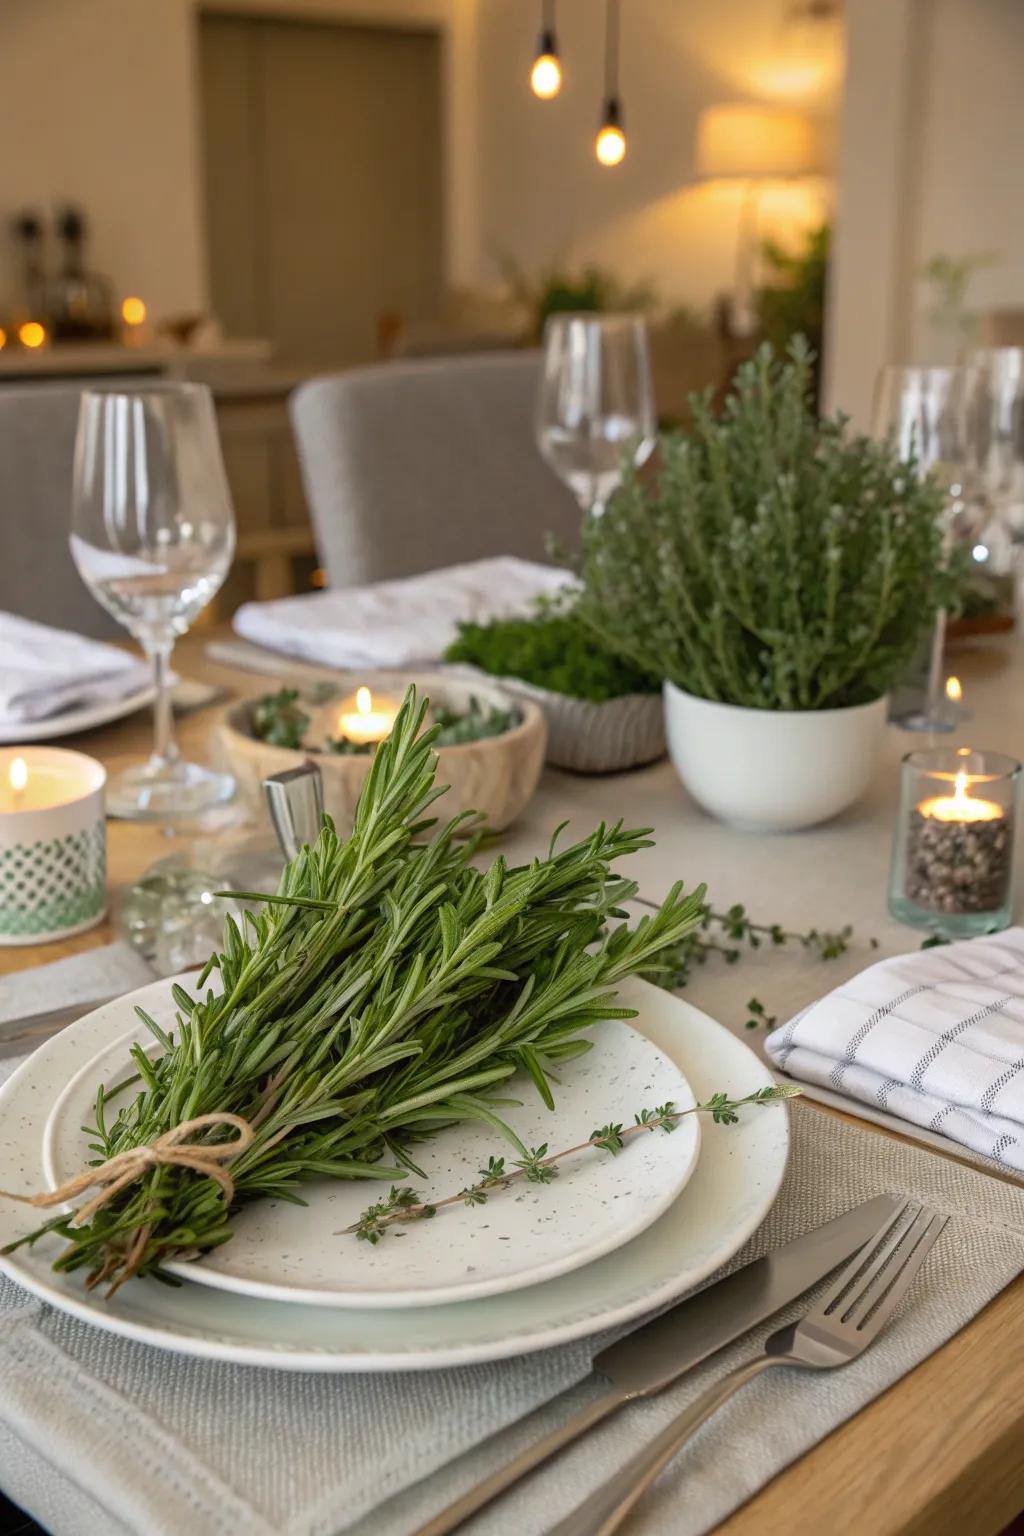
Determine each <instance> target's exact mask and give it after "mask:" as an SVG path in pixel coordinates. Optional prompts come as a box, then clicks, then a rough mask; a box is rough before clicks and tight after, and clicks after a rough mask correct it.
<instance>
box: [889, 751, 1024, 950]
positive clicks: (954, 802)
mask: <svg viewBox="0 0 1024 1536" xmlns="http://www.w3.org/2000/svg"><path fill="white" fill-rule="evenodd" d="M1020 783H1021V765H1020V763H1018V762H1017V761H1016V760H1015V759H1014V758H1012V757H1005V756H1004V755H1003V754H1002V753H1000V752H977V751H974V750H973V749H972V748H971V747H948V748H946V747H938V748H935V749H934V750H932V751H927V752H908V753H907V755H906V757H905V758H904V759H903V762H902V764H901V768H900V805H899V811H898V813H897V817H896V829H895V834H894V837H893V849H892V872H891V876H890V881H889V911H890V912H891V913H892V915H893V917H895V918H897V919H898V920H899V921H900V922H901V923H907V924H909V925H910V927H912V928H926V929H929V930H930V931H931V932H932V933H935V934H937V935H938V936H940V937H941V938H944V939H970V938H974V937H976V936H977V935H978V934H981V933H996V932H998V931H999V929H1001V928H1005V927H1007V925H1008V924H1009V922H1010V920H1011V916H1012V912H1013V856H1014V840H1015V834H1016V824H1017V818H1018V816H1019V814H1020Z"/></svg>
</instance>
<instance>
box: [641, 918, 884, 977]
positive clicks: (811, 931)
mask: <svg viewBox="0 0 1024 1536" xmlns="http://www.w3.org/2000/svg"><path fill="white" fill-rule="evenodd" d="M637 900H639V901H640V902H641V905H643V906H650V905H652V904H651V903H650V902H646V901H643V900H642V898H639V897H638V898H637ZM852 938H853V929H852V927H851V926H850V925H849V924H848V923H847V924H846V925H844V927H842V928H837V929H818V928H807V929H805V930H803V931H802V932H801V931H800V930H799V929H790V928H784V927H783V925H782V924H781V923H758V922H755V921H754V919H753V918H752V917H751V916H750V915H749V913H748V912H747V909H746V907H744V906H743V905H742V903H740V902H736V903H735V904H734V905H733V906H731V907H729V908H727V909H726V911H724V912H716V911H715V909H714V908H713V907H711V906H709V905H706V904H705V907H704V910H703V912H702V914H701V920H700V922H699V924H698V925H697V926H696V927H695V928H693V929H692V930H691V931H690V932H689V933H688V934H686V935H685V936H684V937H683V938H682V939H681V940H680V941H679V943H678V944H676V945H673V946H672V948H671V949H668V950H666V951H665V952H664V954H663V955H662V964H663V966H664V969H663V972H662V975H661V985H662V986H663V987H668V988H671V989H673V990H674V989H677V988H680V987H685V986H686V984H687V982H688V981H690V979H691V977H692V975H693V970H694V967H695V966H698V965H706V964H707V961H708V960H709V959H710V957H711V956H712V955H720V956H721V957H722V960H723V961H724V963H725V964H726V965H735V964H736V962H737V961H738V960H740V959H741V958H742V955H743V946H744V945H745V946H746V947H747V948H748V949H760V948H761V947H762V946H763V945H769V946H770V947H772V948H775V949H779V948H781V947H782V946H783V945H786V944H799V945H800V946H801V947H802V948H803V949H805V950H806V951H807V953H808V954H810V955H813V956H815V957H816V958H817V959H819V960H837V959H838V958H839V956H840V955H843V954H845V953H846V951H847V949H848V948H849V946H850V941H851V939H852ZM870 943H871V946H872V948H875V947H877V940H875V939H872V940H871V941H870Z"/></svg>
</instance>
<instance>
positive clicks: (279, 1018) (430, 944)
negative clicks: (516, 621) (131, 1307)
mask: <svg viewBox="0 0 1024 1536" xmlns="http://www.w3.org/2000/svg"><path fill="white" fill-rule="evenodd" d="M424 716H425V705H424V704H422V703H420V702H418V701H417V699H416V695H415V690H413V689H410V690H409V693H408V695H407V697H406V700H405V702H404V704H403V706H402V708H401V710H400V712H399V715H398V718H397V720H396V723H395V727H394V730H393V731H392V733H391V735H390V737H389V738H388V739H387V740H386V741H385V742H383V743H382V744H381V746H380V747H378V749H377V751H376V752H375V754H374V756H373V760H372V762H371V765H370V770H369V773H368V775H367V779H366V783H365V785H364V788H363V792H362V795H361V797H360V800H359V805H358V807H357V810H356V815H355V822H354V828H353V831H352V835H351V836H350V837H349V838H348V839H346V840H345V841H342V840H341V839H340V838H339V837H338V836H337V834H336V833H335V831H334V828H333V827H332V825H331V824H330V821H329V820H326V821H325V825H324V829H323V831H322V832H321V834H320V836H319V838H318V839H317V842H316V844H315V845H314V846H313V847H306V848H303V849H302V851H301V852H300V854H299V855H298V857H297V858H296V859H294V860H293V861H292V862H291V863H290V864H289V865H288V866H287V868H286V869H285V872H284V874H283V876H282V878H281V884H280V886H279V889H278V891H277V893H276V895H273V896H253V895H252V894H251V893H239V894H241V895H242V896H243V898H244V899H247V900H253V901H257V902H263V904H264V905H263V908H262V909H261V910H259V912H258V915H255V916H254V915H252V914H250V913H248V912H247V913H246V915H245V918H244V921H243V925H242V926H241V927H239V926H238V925H237V924H236V923H235V922H234V921H233V919H231V918H230V917H229V918H228V919H227V921H226V923H225V931H224V948H223V950H222V951H221V952H220V953H217V954H214V955H212V956H211V958H210V960H209V962H208V963H207V965H206V967H205V969H204V971H203V972H202V974H201V975H200V976H199V978H198V979H197V981H196V983H195V987H194V989H193V991H192V992H188V991H186V990H185V988H184V987H182V986H179V985H175V987H174V1000H175V1003H176V1005H177V1008H178V1014H177V1022H176V1025H175V1027H174V1029H173V1030H172V1031H170V1032H168V1031H165V1030H164V1029H162V1028H161V1027H160V1025H159V1024H157V1022H156V1021H155V1020H153V1019H151V1018H149V1017H148V1016H147V1015H146V1014H145V1013H144V1012H143V1011H142V1010H141V1009H137V1010H136V1011H137V1012H138V1013H139V1016H140V1018H141V1019H142V1020H143V1022H144V1023H145V1024H146V1026H147V1027H148V1029H149V1031H150V1033H151V1034H152V1036H153V1038H154V1040H155V1041H156V1043H157V1045H158V1047H159V1050H158V1053H157V1055H156V1056H155V1057H152V1058H151V1057H150V1055H149V1054H147V1052H146V1051H145V1050H144V1049H143V1048H142V1046H140V1045H136V1046H133V1048H132V1051H131V1056H132V1068H131V1070H132V1071H133V1072H134V1076H131V1077H127V1075H126V1081H125V1082H124V1083H123V1084H121V1085H120V1087H115V1088H114V1089H112V1090H110V1091H109V1092H108V1091H107V1090H105V1089H104V1087H103V1086H102V1084H101V1085H100V1086H99V1088H98V1091H97V1096H96V1110H95V1126H94V1128H93V1129H92V1131H91V1137H92V1149H93V1151H94V1153H95V1155H96V1159H97V1163H98V1166H97V1165H96V1164H92V1165H90V1166H89V1167H87V1168H85V1169H84V1170H83V1172H82V1173H81V1174H80V1175H79V1176H78V1177H77V1178H76V1179H74V1180H72V1181H69V1183H68V1184H67V1185H65V1186H63V1187H62V1188H61V1189H59V1190H55V1191H52V1192H48V1193H46V1194H40V1195H36V1196H33V1197H32V1199H31V1203H32V1204H33V1205H36V1206H40V1207H49V1206H53V1205H62V1204H65V1203H66V1202H67V1201H68V1200H73V1199H76V1198H78V1197H81V1196H82V1195H84V1194H85V1192H86V1191H87V1190H90V1191H94V1192H93V1193H92V1194H91V1195H90V1197H89V1198H88V1199H87V1200H86V1202H85V1204H84V1205H80V1206H79V1207H78V1209H77V1211H76V1213H75V1214H74V1215H73V1216H69V1215H68V1214H67V1213H66V1212H61V1213H60V1214H58V1215H56V1216H54V1217H52V1218H51V1219H50V1220H49V1221H47V1222H46V1223H45V1225H44V1226H43V1227H41V1228H39V1229H38V1230H37V1231H36V1232H35V1233H32V1234H30V1235H28V1236H26V1237H25V1238H23V1239H21V1240H20V1241H21V1242H31V1241H33V1240H34V1239H35V1238H37V1237H39V1236H40V1235H41V1234H42V1233H44V1232H57V1233H59V1234H60V1235H61V1236H63V1237H64V1238H66V1239H67V1247H66V1248H65V1250H64V1251H63V1252H62V1253H61V1255H60V1256H59V1258H58V1259H57V1261H56V1267H57V1268H58V1269H62V1270H77V1269H84V1270H85V1271H86V1272H87V1275H88V1283H89V1284H90V1285H96V1284H99V1283H101V1282H107V1283H108V1284H109V1285H110V1288H111V1289H112V1290H113V1289H116V1288H117V1287H118V1286H119V1285H120V1284H122V1283H123V1281H125V1280H126V1279H128V1278H129V1277H130V1276H132V1275H136V1274H153V1273H157V1272H159V1270H160V1265H161V1263H162V1261H164V1260H166V1259H168V1258H170V1257H172V1256H175V1255H177V1256H179V1257H180V1256H182V1255H188V1256H198V1255H199V1254H201V1253H202V1252H203V1251H204V1250H206V1249H209V1248H212V1247H214V1246H216V1245H217V1244H219V1243H223V1242H225V1241H226V1240H227V1239H228V1238H229V1237H230V1236H231V1217H232V1214H233V1212H234V1211H235V1210H236V1209H237V1208H238V1206H239V1205H241V1204H242V1203H243V1202H245V1201H248V1200H252V1199H255V1198H257V1197H259V1196H267V1197H272V1198H274V1199H278V1200H293V1201H298V1202H300V1203H301V1194H302V1186H303V1181H304V1180H305V1179H308V1178H311V1177H314V1176H328V1177H333V1178H340V1179H380V1180H384V1181H386V1182H391V1183H394V1182H396V1181H401V1180H402V1179H403V1178H404V1177H405V1175H406V1174H407V1173H408V1172H409V1171H410V1170H411V1171H412V1172H413V1173H416V1172H417V1171H418V1170H417V1169H416V1166H415V1163H414V1161H413V1155H412V1152H411V1150H410V1148H411V1146H412V1145H413V1144H414V1143H415V1142H416V1141H417V1140H418V1139H420V1138H422V1137H423V1135H424V1134H427V1133H429V1132H431V1131H432V1130H435V1129H437V1128H438V1127H441V1126H445V1125H451V1124H454V1123H458V1122H459V1121H464V1120H469V1121H483V1122H484V1123H486V1124H488V1125H490V1126H491V1127H492V1128H494V1129H495V1130H497V1131H500V1132H503V1133H504V1134H505V1135H507V1136H508V1137H509V1139H510V1140H511V1142H512V1144H513V1145H514V1146H517V1147H518V1145H519V1143H518V1141H517V1138H516V1137H515V1136H514V1135H513V1133H512V1132H511V1130H510V1129H509V1127H508V1126H507V1125H506V1124H505V1123H504V1121H503V1120H502V1118H501V1114H500V1109H501V1105H502V1103H503V1102H507V1100H504V1101H503V1100H501V1099H498V1098H495V1094H496V1093H505V1092H506V1091H507V1082H508V1079H509V1078H510V1077H512V1076H513V1075H514V1074H515V1073H517V1072H521V1073H523V1074H524V1075H525V1076H526V1077H527V1078H530V1079H532V1080H533V1083H534V1084H535V1085H536V1088H537V1091H538V1092H539V1093H540V1094H541V1095H542V1097H543V1098H544V1100H545V1102H547V1103H549V1104H551V1103H553V1102H554V1089H553V1087H552V1085H553V1084H557V1071H558V1063H559V1062H560V1061H564V1060H566V1059H568V1058H570V1057H573V1056H576V1055H578V1054H579V1053H580V1052H582V1051H585V1050H586V1049H587V1048H588V1041H587V1040H586V1038H584V1034H585V1031H587V1030H588V1029H590V1028H591V1027H592V1026H594V1025H597V1024H600V1023H601V1022H602V1021H603V1020H605V1019H615V1018H628V1017H630V1016H632V1013H633V1010H632V1009H629V1008H623V1007H621V1006H620V1005H619V1003H618V1000H617V996H616V990H615V989H616V987H617V985H618V984H619V983H620V982H621V981H622V980H623V979H624V978H625V977H627V976H630V975H633V974H643V973H647V972H650V971H652V970H655V969H656V968H657V966H658V962H659V956H660V954H661V953H662V951H663V950H665V949H666V948H671V947H672V946H674V945H677V944H678V943H679V942H680V940H681V939H682V938H683V937H684V936H685V935H686V934H687V933H688V932H690V931H691V930H692V929H693V927H694V925H696V924H698V923H699V922H700V921H701V916H702V913H703V910H704V906H703V903H704V889H703V887H699V888H698V889H696V890H695V891H693V892H692V893H691V894H690V895H684V894H683V891H682V888H681V887H680V886H678V885H677V886H675V887H674V888H673V889H672V891H670V893H669V895H668V896H667V898H666V900H665V901H664V903H663V904H662V906H661V907H660V909H659V910H658V911H656V912H654V913H652V914H651V915H650V916H649V917H645V918H644V919H643V920H642V921H641V922H640V923H639V924H638V925H637V926H636V927H635V928H633V929H632V930H631V929H629V928H628V927H627V926H626V924H625V923H624V922H615V921H613V920H614V919H618V918H621V917H623V915H624V914H623V913H622V911H621V904H622V902H623V901H624V900H626V899H627V898H629V897H630V896H631V895H634V894H635V892H636V886H635V885H634V883H633V882H632V881H629V880H625V879H623V878H621V877H620V876H618V875H615V874H614V873H613V872H612V866H613V864H614V863H615V862H616V861H617V860H618V859H620V858H622V857H623V856H625V855H627V854H630V853H633V852H635V851H636V850H638V849H640V848H643V847H646V846H648V840H647V836H646V833H645V832H644V831H628V830H626V829H624V828H623V827H622V826H621V824H620V825H618V826H614V827H607V826H604V825H601V826H599V827H598V828H597V829H596V830H595V831H594V832H593V833H591V835H590V836H589V837H587V838H584V839H583V840H582V841H581V842H577V843H575V844H573V845H572V846H571V847H567V848H564V849H562V850H561V851H557V850H556V848H555V846H554V840H553V841H552V846H551V848H550V849H549V852H548V855H547V857H546V858H542V859H535V860H534V861H533V862H532V863H530V864H524V865H521V866H519V867H516V868H509V867H508V866H507V865H506V863H505V861H504V860H503V859H501V858H498V859H496V860H495V861H494V862H493V863H492V864H491V865H490V867H489V868H488V869H487V870H485V871H481V870H478V869H476V868H474V867H473V865H471V864H470V862H469V860H470V856H471V854H472V853H473V851H474V849H475V845H474V844H473V842H472V841H470V842H469V843H466V842H462V841H459V840H458V839H457V838H456V837H455V835H454V834H455V832H456V828H457V826H458V824H459V822H460V821H461V820H462V819H463V818H461V817H460V818H456V820H455V821H454V822H449V823H448V824H447V825H444V826H435V824H434V822H433V821H431V820H429V819H425V815H424V813H425V812H426V811H427V809H428V807H429V806H430V805H431V803H432V802H433V801H434V799H436V797H437V796H438V795H439V794H442V793H443V791H442V790H439V789H435V788H434V771H435V768H436V762H437V759H436V757H435V755H434V753H433V751H432V749H431V744H432V742H433V741H434V740H435V739H436V735H437V731H438V727H437V726H433V727H429V728H428V729H426V730H424V729H423V726H424ZM215 971H216V972H218V973H219V980H220V987H219V990H218V992H217V993H215V992H214V991H213V990H212V989H209V988H207V986H206V983H207V981H208V979H209V978H210V976H211V975H212V974H213V972H215ZM124 1089H128V1090H129V1092H127V1093H125V1092H123V1091H122V1090H124ZM520 1155H521V1154H520ZM17 1198H22V1197H17ZM14 1246H15V1247H17V1246H20V1244H15V1245H14Z"/></svg>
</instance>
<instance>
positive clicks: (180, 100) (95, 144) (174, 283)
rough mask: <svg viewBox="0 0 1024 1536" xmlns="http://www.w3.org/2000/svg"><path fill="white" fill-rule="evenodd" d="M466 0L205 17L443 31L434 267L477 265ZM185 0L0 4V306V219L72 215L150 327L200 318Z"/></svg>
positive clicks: (3, 265)
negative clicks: (81, 220)
mask: <svg viewBox="0 0 1024 1536" xmlns="http://www.w3.org/2000/svg"><path fill="white" fill-rule="evenodd" d="M476 5H477V0H244V3H243V0H218V5H217V8H218V9H221V10H224V9H229V8H230V9H237V10H239V11H249V12H255V11H259V10H261V9H262V10H265V11H270V12H273V13H274V14H276V15H286V14H288V13H291V14H294V15H309V16H337V17H339V18H345V19H353V20H359V21H364V22H373V23H378V24H394V25H402V24H407V25H417V24H418V25H423V24H424V23H429V24H433V25H437V26H439V27H441V28H442V32H443V39H442V43H443V50H444V69H445V77H446V82H447V83H448V85H449V86H450V89H449V91H448V95H447V107H446V138H447V145H446V165H445V186H446V200H447V208H446V239H447V266H448V270H449V273H450V275H451V276H452V278H453V279H454V280H456V281H468V280H470V279H471V278H472V276H473V275H474V274H475V272H476V269H477V265H478V247H477V243H476V241H477V214H476V201H475V200H476V191H477V186H478V174H477V168H476V144H477V135H476V131H475V93H474V83H473V77H474V73H475V65H476V58H475V35H474V31H473V18H474V15H475V11H476ZM197 8H198V0H0V59H2V60H3V87H2V89H0V145H3V153H2V157H0V294H4V295H6V294H7V293H10V292H11V291H12V288H13V286H14V272H13V270H12V252H11V242H10V241H9V239H8V238H7V222H8V220H9V218H10V216H11V214H12V213H14V212H15V211H16V210H18V209H19V208H21V207H22V206H24V205H26V204H32V205H35V206H45V207H47V208H49V207H52V204H53V203H54V202H56V201H58V200H60V199H62V198H69V199H72V200H74V201H76V202H79V203H81V204H82V205H83V206H84V208H85V209H86V211H87V213H88V214H89V216H90V220H91V226H92V231H93V239H92V242H91V251H92V259H93V262H94V264H95V266H96V268H97V269H98V270H99V271H102V272H105V273H107V274H108V275H109V276H110V277H111V278H112V280H113V282H114V284H115V287H116V288H117V290H118V292H119V293H126V292H136V293H139V294H141V295H142V296H143V297H144V298H145V299H146V300H147V302H148V303H149V305H150V308H151V310H152V312H153V314H154V315H156V316H159V315H166V314H173V313H176V312H177V313H180V312H184V311H190V310H197V309H202V308H203V307H204V305H205V302H206V295H207V283H206V251H205V242H204V238H203V231H202V227H201V181H200V177H201V174H202V170H201V166H200V163H199V153H198V111H199V96H198V75H197V63H196V48H195V35H194V27H193V19H194V13H195V11H196V9H197Z"/></svg>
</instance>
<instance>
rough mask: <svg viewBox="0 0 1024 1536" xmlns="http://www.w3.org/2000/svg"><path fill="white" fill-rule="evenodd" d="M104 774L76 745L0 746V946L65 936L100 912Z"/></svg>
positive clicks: (104, 892)
mask: <svg viewBox="0 0 1024 1536" xmlns="http://www.w3.org/2000/svg"><path fill="white" fill-rule="evenodd" d="M106 781H107V775H106V770H105V769H104V768H103V766H102V764H101V763H97V762H95V761H94V759H93V758H91V757H86V756H85V755H84V753H81V752H68V751H65V750H64V749H63V748H60V747H35V746H31V747H30V746H25V747H12V748H5V749H3V750H2V751H0V945H11V944H38V943H40V942H41V941H42V940H44V939H57V938H67V937H68V936H69V935H71V934H73V933H81V932H82V931H84V930H85V929H86V928H91V927H93V926H94V924H96V923H98V922H100V920H101V919H102V917H103V915H104V913H105V912H106V909H107V890H106V863H107V842H106V822H105V820H104V812H103V790H104V786H105V784H106Z"/></svg>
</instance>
